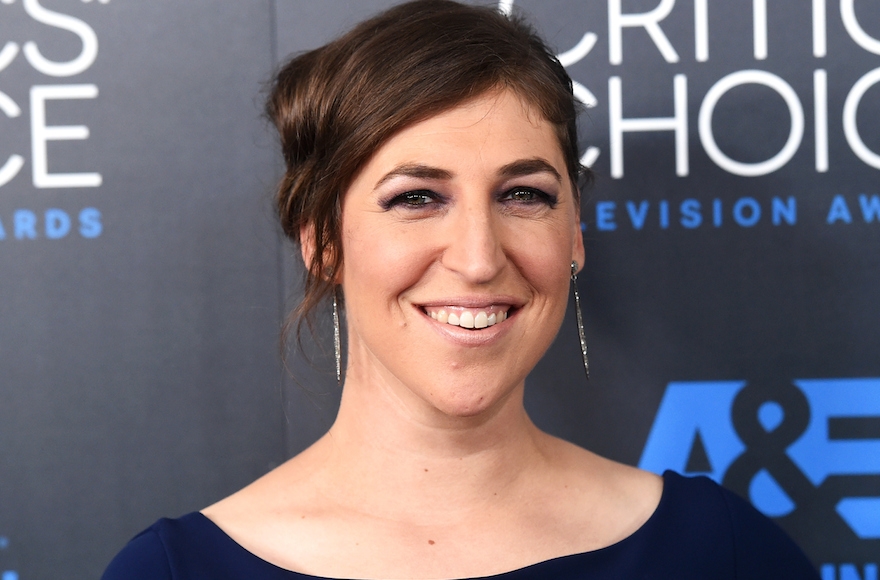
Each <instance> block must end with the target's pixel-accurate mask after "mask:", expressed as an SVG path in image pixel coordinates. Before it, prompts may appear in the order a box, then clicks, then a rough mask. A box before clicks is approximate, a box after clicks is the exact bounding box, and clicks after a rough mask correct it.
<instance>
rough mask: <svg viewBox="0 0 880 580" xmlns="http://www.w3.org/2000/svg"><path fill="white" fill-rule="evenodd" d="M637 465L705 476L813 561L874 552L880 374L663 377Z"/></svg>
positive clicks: (871, 556)
mask: <svg viewBox="0 0 880 580" xmlns="http://www.w3.org/2000/svg"><path fill="white" fill-rule="evenodd" d="M639 467H641V468H642V469H647V470H649V471H653V472H655V473H662V472H663V471H664V470H666V469H673V470H675V471H678V472H681V473H685V474H702V475H706V476H708V477H710V478H712V479H714V480H715V481H717V482H718V483H721V484H722V485H724V486H725V487H727V488H728V489H731V490H733V491H735V492H737V493H739V494H740V495H741V496H743V497H745V498H748V499H749V500H751V502H752V503H753V504H754V505H755V507H757V508H758V509H759V510H761V511H762V512H764V513H765V514H767V515H768V516H770V517H773V518H776V519H777V521H778V522H779V523H780V524H781V525H782V526H783V527H785V528H786V530H787V531H788V532H789V533H790V534H791V535H792V536H793V537H794V538H795V540H796V541H797V542H798V543H799V544H800V545H801V546H802V547H803V548H804V549H805V550H806V551H807V553H808V554H810V555H811V556H812V557H813V558H819V559H820V560H822V561H834V560H836V561H862V562H865V561H868V560H874V561H876V559H877V556H878V554H880V378H863V379H798V380H794V381H788V380H773V381H712V382H673V383H669V385H668V386H667V388H666V393H665V395H664V396H663V400H662V402H661V404H660V408H659V409H658V411H657V416H656V418H655V420H654V425H653V426H652V428H651V433H650V435H649V437H648V441H647V444H646V445H645V449H644V451H643V453H642V457H641V460H640V461H639Z"/></svg>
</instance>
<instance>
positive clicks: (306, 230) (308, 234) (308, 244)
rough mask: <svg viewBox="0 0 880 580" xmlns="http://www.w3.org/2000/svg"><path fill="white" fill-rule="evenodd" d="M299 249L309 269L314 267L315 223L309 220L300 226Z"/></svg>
mask: <svg viewBox="0 0 880 580" xmlns="http://www.w3.org/2000/svg"><path fill="white" fill-rule="evenodd" d="M299 249H300V252H302V259H303V263H304V264H305V265H306V269H307V270H311V269H312V258H314V257H315V224H313V223H311V222H309V223H307V224H303V226H302V227H300V228H299Z"/></svg>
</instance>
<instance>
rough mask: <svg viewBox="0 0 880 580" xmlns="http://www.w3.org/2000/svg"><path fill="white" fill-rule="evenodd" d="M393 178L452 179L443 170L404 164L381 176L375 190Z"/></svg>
mask: <svg viewBox="0 0 880 580" xmlns="http://www.w3.org/2000/svg"><path fill="white" fill-rule="evenodd" d="M395 177H415V178H418V179H437V180H446V179H452V173H451V172H449V171H447V170H445V169H440V168H439V167H431V166H430V165H423V164H421V163H405V164H403V165H398V166H397V167H395V168H394V169H392V170H391V171H389V172H388V173H386V174H385V175H384V176H382V179H380V180H379V181H378V182H376V188H378V187H379V186H380V185H382V184H383V183H385V182H387V181H389V180H391V179H394V178H395ZM374 189H375V188H374Z"/></svg>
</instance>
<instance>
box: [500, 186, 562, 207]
mask: <svg viewBox="0 0 880 580" xmlns="http://www.w3.org/2000/svg"><path fill="white" fill-rule="evenodd" d="M517 191H526V192H528V193H531V194H533V195H534V196H535V197H536V198H537V199H536V200H534V201H532V202H525V203H535V202H538V201H540V202H542V203H544V204H546V205H547V206H548V207H549V208H550V209H553V208H555V207H556V205H557V204H558V203H559V196H557V195H553V194H550V193H547V192H546V191H543V190H541V189H538V188H536V187H524V186H523V187H511V188H510V189H508V190H507V191H505V192H504V193H503V194H501V199H502V200H503V199H505V198H507V197H509V196H510V195H512V194H514V193H516V192H517Z"/></svg>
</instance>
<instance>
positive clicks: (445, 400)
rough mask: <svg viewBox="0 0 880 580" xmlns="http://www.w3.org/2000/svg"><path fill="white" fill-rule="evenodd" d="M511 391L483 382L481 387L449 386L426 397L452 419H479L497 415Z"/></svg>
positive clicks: (430, 403)
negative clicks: (486, 384)
mask: <svg viewBox="0 0 880 580" xmlns="http://www.w3.org/2000/svg"><path fill="white" fill-rule="evenodd" d="M511 391H512V390H511V389H510V388H507V389H505V388H502V387H501V386H497V385H493V386H492V387H489V388H487V387H486V386H485V384H483V385H482V386H481V387H480V388H474V387H471V386H466V387H462V388H461V389H448V388H447V389H443V391H442V392H438V391H436V390H435V391H433V392H431V393H429V394H427V395H426V396H425V397H424V399H425V401H426V402H427V403H428V404H429V405H430V406H431V407H433V408H434V409H436V410H437V411H439V413H440V414H442V415H444V416H446V417H449V418H450V419H479V418H481V417H491V416H494V415H496V414H497V412H498V410H499V409H501V408H502V407H503V406H504V404H505V402H507V401H508V400H510V395H511Z"/></svg>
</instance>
